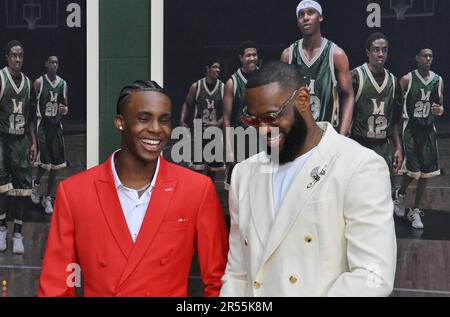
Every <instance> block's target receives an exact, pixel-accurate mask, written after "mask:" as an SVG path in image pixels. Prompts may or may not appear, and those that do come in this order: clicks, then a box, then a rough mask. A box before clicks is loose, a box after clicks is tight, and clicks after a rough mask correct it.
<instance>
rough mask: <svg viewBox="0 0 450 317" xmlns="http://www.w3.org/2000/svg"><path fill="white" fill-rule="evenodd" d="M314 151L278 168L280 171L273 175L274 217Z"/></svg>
mask: <svg viewBox="0 0 450 317" xmlns="http://www.w3.org/2000/svg"><path fill="white" fill-rule="evenodd" d="M313 152H314V149H312V150H311V151H309V152H308V153H305V154H303V155H302V156H299V157H297V158H296V159H295V160H294V161H292V162H289V163H286V164H283V165H280V166H278V169H277V170H276V171H275V173H273V177H272V192H273V210H272V215H273V218H274V219H275V216H276V214H277V212H278V210H279V209H280V207H281V204H282V203H283V200H284V197H285V196H286V194H287V192H288V190H289V188H290V187H291V184H292V182H293V181H294V179H295V177H296V176H297V175H298V173H299V172H300V171H301V169H302V167H303V166H304V165H305V163H306V161H307V160H308V159H309V157H310V156H311V154H312V153H313Z"/></svg>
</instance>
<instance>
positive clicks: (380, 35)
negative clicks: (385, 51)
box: [366, 32, 389, 51]
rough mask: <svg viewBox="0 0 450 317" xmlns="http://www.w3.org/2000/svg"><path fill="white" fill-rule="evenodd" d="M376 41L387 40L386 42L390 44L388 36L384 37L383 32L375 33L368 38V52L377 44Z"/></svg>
mask: <svg viewBox="0 0 450 317" xmlns="http://www.w3.org/2000/svg"><path fill="white" fill-rule="evenodd" d="M376 40H385V41H386V42H388V43H389V40H388V38H387V36H386V35H384V34H383V33H381V32H375V33H372V34H370V35H369V36H368V37H367V40H366V50H368V51H370V48H371V47H372V44H373V42H375V41H376Z"/></svg>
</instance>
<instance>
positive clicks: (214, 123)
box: [203, 121, 218, 127]
mask: <svg viewBox="0 0 450 317" xmlns="http://www.w3.org/2000/svg"><path fill="white" fill-rule="evenodd" d="M203 126H204V127H217V126H218V124H217V121H203Z"/></svg>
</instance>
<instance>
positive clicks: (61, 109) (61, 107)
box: [58, 103, 69, 116]
mask: <svg viewBox="0 0 450 317" xmlns="http://www.w3.org/2000/svg"><path fill="white" fill-rule="evenodd" d="M58 112H59V114H61V115H63V116H65V115H66V114H67V113H68V112H69V108H68V107H67V106H66V105H63V104H62V103H60V104H59V107H58Z"/></svg>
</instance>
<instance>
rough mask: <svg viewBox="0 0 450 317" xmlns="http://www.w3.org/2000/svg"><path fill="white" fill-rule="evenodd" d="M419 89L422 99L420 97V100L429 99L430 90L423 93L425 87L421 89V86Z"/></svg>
mask: <svg viewBox="0 0 450 317" xmlns="http://www.w3.org/2000/svg"><path fill="white" fill-rule="evenodd" d="M420 91H421V92H422V99H421V101H430V97H431V91H427V92H426V93H425V89H423V88H421V89H420Z"/></svg>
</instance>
